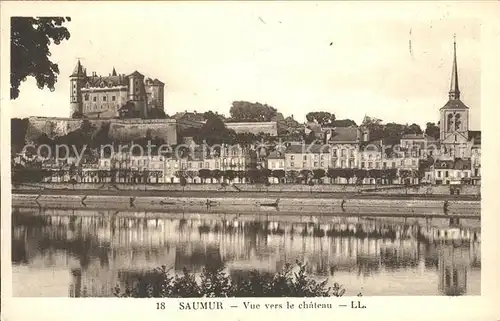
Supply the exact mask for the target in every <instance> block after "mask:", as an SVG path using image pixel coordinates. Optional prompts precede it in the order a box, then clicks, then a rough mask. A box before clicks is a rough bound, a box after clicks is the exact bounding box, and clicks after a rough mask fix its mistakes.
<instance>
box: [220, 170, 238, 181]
mask: <svg viewBox="0 0 500 321" xmlns="http://www.w3.org/2000/svg"><path fill="white" fill-rule="evenodd" d="M222 176H224V178H225V179H227V180H228V181H229V182H230V183H231V182H232V181H233V180H234V178H235V177H236V172H235V171H233V170H231V169H229V170H227V171H224V172H223V173H222Z"/></svg>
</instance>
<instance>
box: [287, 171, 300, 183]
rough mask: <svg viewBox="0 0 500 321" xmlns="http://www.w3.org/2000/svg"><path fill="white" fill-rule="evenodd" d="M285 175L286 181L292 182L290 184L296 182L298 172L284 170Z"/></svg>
mask: <svg viewBox="0 0 500 321" xmlns="http://www.w3.org/2000/svg"><path fill="white" fill-rule="evenodd" d="M285 175H286V180H287V183H292V184H295V183H297V177H298V176H299V173H298V172H297V171H295V170H291V171H288V172H286V174H285Z"/></svg>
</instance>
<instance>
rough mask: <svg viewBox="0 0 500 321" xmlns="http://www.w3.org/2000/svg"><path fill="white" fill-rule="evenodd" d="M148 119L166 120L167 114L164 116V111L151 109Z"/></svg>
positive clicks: (155, 108)
mask: <svg viewBox="0 0 500 321" xmlns="http://www.w3.org/2000/svg"><path fill="white" fill-rule="evenodd" d="M148 118H151V119H166V118H168V116H167V114H165V110H164V109H163V108H157V107H154V108H151V110H150V111H149V113H148Z"/></svg>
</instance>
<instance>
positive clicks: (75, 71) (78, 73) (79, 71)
mask: <svg viewBox="0 0 500 321" xmlns="http://www.w3.org/2000/svg"><path fill="white" fill-rule="evenodd" d="M79 76H80V77H82V76H85V70H84V68H83V66H82V64H81V63H80V59H78V62H77V63H76V66H75V69H73V72H72V73H71V76H70V77H79Z"/></svg>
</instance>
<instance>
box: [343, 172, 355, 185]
mask: <svg viewBox="0 0 500 321" xmlns="http://www.w3.org/2000/svg"><path fill="white" fill-rule="evenodd" d="M341 175H342V177H344V178H345V180H346V183H347V184H349V180H350V179H351V178H353V177H354V169H353V168H343V169H342V171H341Z"/></svg>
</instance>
